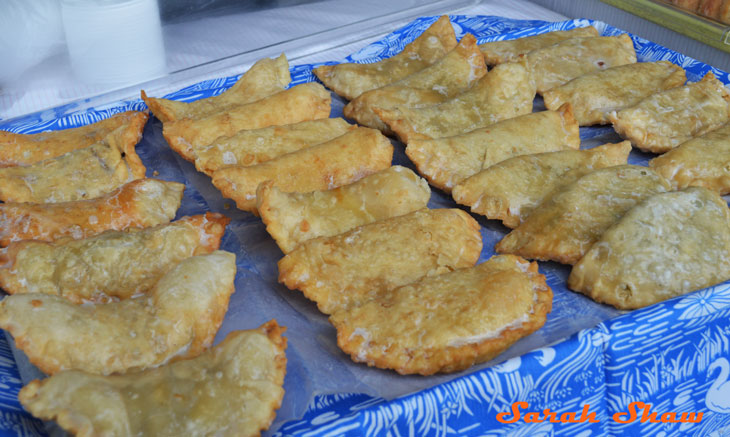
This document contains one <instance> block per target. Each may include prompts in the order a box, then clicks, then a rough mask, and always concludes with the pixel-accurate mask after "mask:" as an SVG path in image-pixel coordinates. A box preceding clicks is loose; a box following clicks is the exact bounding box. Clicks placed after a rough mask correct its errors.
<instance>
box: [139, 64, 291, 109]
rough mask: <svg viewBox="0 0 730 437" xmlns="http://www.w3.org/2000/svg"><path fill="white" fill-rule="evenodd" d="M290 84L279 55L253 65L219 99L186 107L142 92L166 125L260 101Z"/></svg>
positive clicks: (186, 105) (216, 97) (289, 76)
mask: <svg viewBox="0 0 730 437" xmlns="http://www.w3.org/2000/svg"><path fill="white" fill-rule="evenodd" d="M289 82H291V75H290V74H289V62H288V61H287V60H286V56H284V54H283V53H282V54H281V55H280V56H279V57H278V58H276V59H270V58H264V59H261V60H259V61H258V62H256V63H255V64H253V65H252V66H251V68H250V69H249V70H248V71H247V72H245V73H244V74H243V75H242V76H241V78H240V79H238V81H237V82H236V83H235V84H233V86H232V87H231V88H229V89H228V90H226V91H224V92H223V93H221V94H220V95H217V96H214V97H208V98H205V99H200V100H196V101H194V102H189V103H188V102H178V101H175V100H168V99H160V98H155V97H148V96H147V94H146V93H145V92H144V90H142V100H144V102H145V103H146V104H147V106H149V108H150V110H151V111H152V113H153V114H155V117H157V118H158V119H159V120H160V121H162V122H163V123H167V122H168V121H175V120H182V119H183V118H193V119H199V118H205V117H208V116H210V115H213V114H215V113H217V112H221V111H226V110H229V109H231V108H233V107H235V106H239V105H245V104H246V103H251V102H255V101H257V100H261V99H263V98H264V97H268V96H270V95H272V94H276V93H278V92H279V91H283V90H284V89H285V88H286V87H287V85H289Z"/></svg>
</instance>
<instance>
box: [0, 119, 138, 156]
mask: <svg viewBox="0 0 730 437" xmlns="http://www.w3.org/2000/svg"><path fill="white" fill-rule="evenodd" d="M147 118H148V115H147V114H145V113H144V112H137V111H128V112H122V113H121V114H116V115H114V116H112V117H109V118H107V119H104V120H101V121H98V122H96V123H93V124H87V125H86V126H81V127H76V128H71V129H64V130H59V131H52V132H41V133H39V134H30V135H28V134H15V133H12V132H6V131H2V130H0V167H13V166H16V165H30V164H35V163H37V162H40V161H45V160H46V159H51V158H55V157H57V156H61V155H64V154H66V153H68V152H72V151H74V150H78V149H85V148H87V147H89V146H91V145H92V144H95V143H98V142H100V141H103V140H104V138H106V136H107V135H109V134H110V133H112V132H114V131H116V130H117V129H120V128H121V129H120V130H119V132H118V137H119V144H120V145H121V147H120V148H121V149H122V150H127V149H128V148H133V147H134V146H135V145H136V144H137V143H139V140H141V139H142V130H143V129H144V125H145V123H146V122H147Z"/></svg>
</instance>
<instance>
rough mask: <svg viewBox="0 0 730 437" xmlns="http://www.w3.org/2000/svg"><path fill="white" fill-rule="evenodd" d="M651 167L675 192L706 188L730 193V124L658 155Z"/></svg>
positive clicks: (650, 164)
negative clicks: (685, 189) (670, 184)
mask: <svg viewBox="0 0 730 437" xmlns="http://www.w3.org/2000/svg"><path fill="white" fill-rule="evenodd" d="M649 167H651V168H652V169H654V171H656V172H657V173H659V174H660V175H662V176H664V177H665V178H667V179H668V180H669V182H671V183H672V187H674V188H675V189H682V188H686V187H690V186H691V187H705V188H708V189H710V190H713V191H716V192H718V193H719V194H728V193H730V123H727V124H725V125H723V126H721V127H719V128H717V129H715V130H712V131H710V132H707V133H706V134H704V135H702V136H699V137H696V138H692V139H691V140H689V141H687V142H684V143H682V144H680V145H679V147H677V148H675V149H672V150H670V151H669V152H667V153H665V154H663V155H661V156H657V157H656V158H654V159H652V160H651V161H649Z"/></svg>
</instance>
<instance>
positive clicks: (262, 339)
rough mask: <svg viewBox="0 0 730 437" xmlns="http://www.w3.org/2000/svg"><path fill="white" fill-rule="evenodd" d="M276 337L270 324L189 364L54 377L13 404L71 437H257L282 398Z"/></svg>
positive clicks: (282, 360) (281, 349)
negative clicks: (192, 436)
mask: <svg viewBox="0 0 730 437" xmlns="http://www.w3.org/2000/svg"><path fill="white" fill-rule="evenodd" d="M284 330H285V328H282V327H280V326H279V325H278V324H277V323H276V321H275V320H272V321H270V322H268V323H266V324H265V325H263V326H261V327H259V328H258V329H251V330H247V331H233V332H231V333H230V334H228V336H227V337H226V339H225V340H223V341H222V342H221V343H220V344H218V345H217V346H215V347H212V348H211V349H208V350H207V351H205V352H203V353H202V354H201V355H200V356H198V357H196V358H192V359H190V360H184V361H177V362H175V363H172V364H168V365H164V366H160V367H159V368H156V369H149V370H145V371H143V372H138V373H129V374H126V375H114V376H100V375H93V374H89V373H85V372H80V371H77V370H70V371H65V372H61V373H57V374H56V375H54V376H53V377H51V378H48V379H44V380H42V381H40V380H34V381H31V382H30V384H28V385H27V386H25V387H23V389H22V390H21V391H20V393H19V394H18V398H19V399H20V402H21V403H22V404H23V406H24V407H25V408H26V409H27V410H28V411H30V412H31V414H33V415H34V416H36V417H39V418H42V419H43V420H56V421H57V422H58V424H59V425H60V426H61V428H63V429H65V430H66V431H68V432H70V433H72V434H75V435H78V436H97V435H150V436H152V435H159V436H162V435H169V436H172V435H212V434H215V435H220V436H258V435H259V433H260V431H262V430H266V429H268V427H269V426H270V425H271V422H272V421H273V419H274V417H275V415H276V410H277V409H279V407H280V406H281V401H282V398H283V396H284V389H283V383H284V376H285V375H286V355H285V350H286V338H284V337H282V336H281V334H282V332H283V331H284Z"/></svg>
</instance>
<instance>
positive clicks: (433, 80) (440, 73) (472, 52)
mask: <svg viewBox="0 0 730 437" xmlns="http://www.w3.org/2000/svg"><path fill="white" fill-rule="evenodd" d="M476 41H477V40H476V38H474V36H473V35H471V34H466V35H464V37H463V38H462V39H461V41H460V42H459V45H457V46H456V48H454V49H453V50H452V51H450V52H449V53H448V54H446V56H444V57H443V58H441V59H440V60H439V61H438V62H436V63H435V64H433V65H431V66H429V67H427V68H424V69H423V70H421V71H418V72H416V73H413V74H411V75H410V76H407V77H405V78H403V79H401V80H399V81H397V82H393V83H392V84H390V85H386V86H384V87H382V88H377V89H374V90H370V91H366V92H364V93H362V94H361V95H359V96H358V97H357V98H355V99H353V100H352V101H351V102H350V103H348V104H347V105H346V106H345V108H344V109H343V113H344V114H345V117H347V118H351V119H354V120H356V121H357V122H358V123H359V124H361V125H363V126H368V127H372V128H375V129H379V130H381V131H383V132H384V133H388V134H390V133H392V132H391V131H390V129H388V127H387V125H386V124H385V123H383V121H382V120H380V118H379V117H378V116H377V115H376V114H375V112H373V108H374V107H376V106H377V107H379V108H381V109H392V108H395V107H396V106H400V107H412V108H415V107H420V106H429V105H436V104H438V103H441V102H443V101H445V100H446V99H448V98H450V97H453V96H456V95H457V94H461V93H463V92H464V91H466V90H467V89H469V88H470V87H471V86H472V85H473V84H474V83H476V81H478V80H479V79H480V78H481V77H482V76H484V75H485V74H486V73H487V66H486V64H484V57H483V56H482V54H481V52H480V51H479V47H477V42H476Z"/></svg>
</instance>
